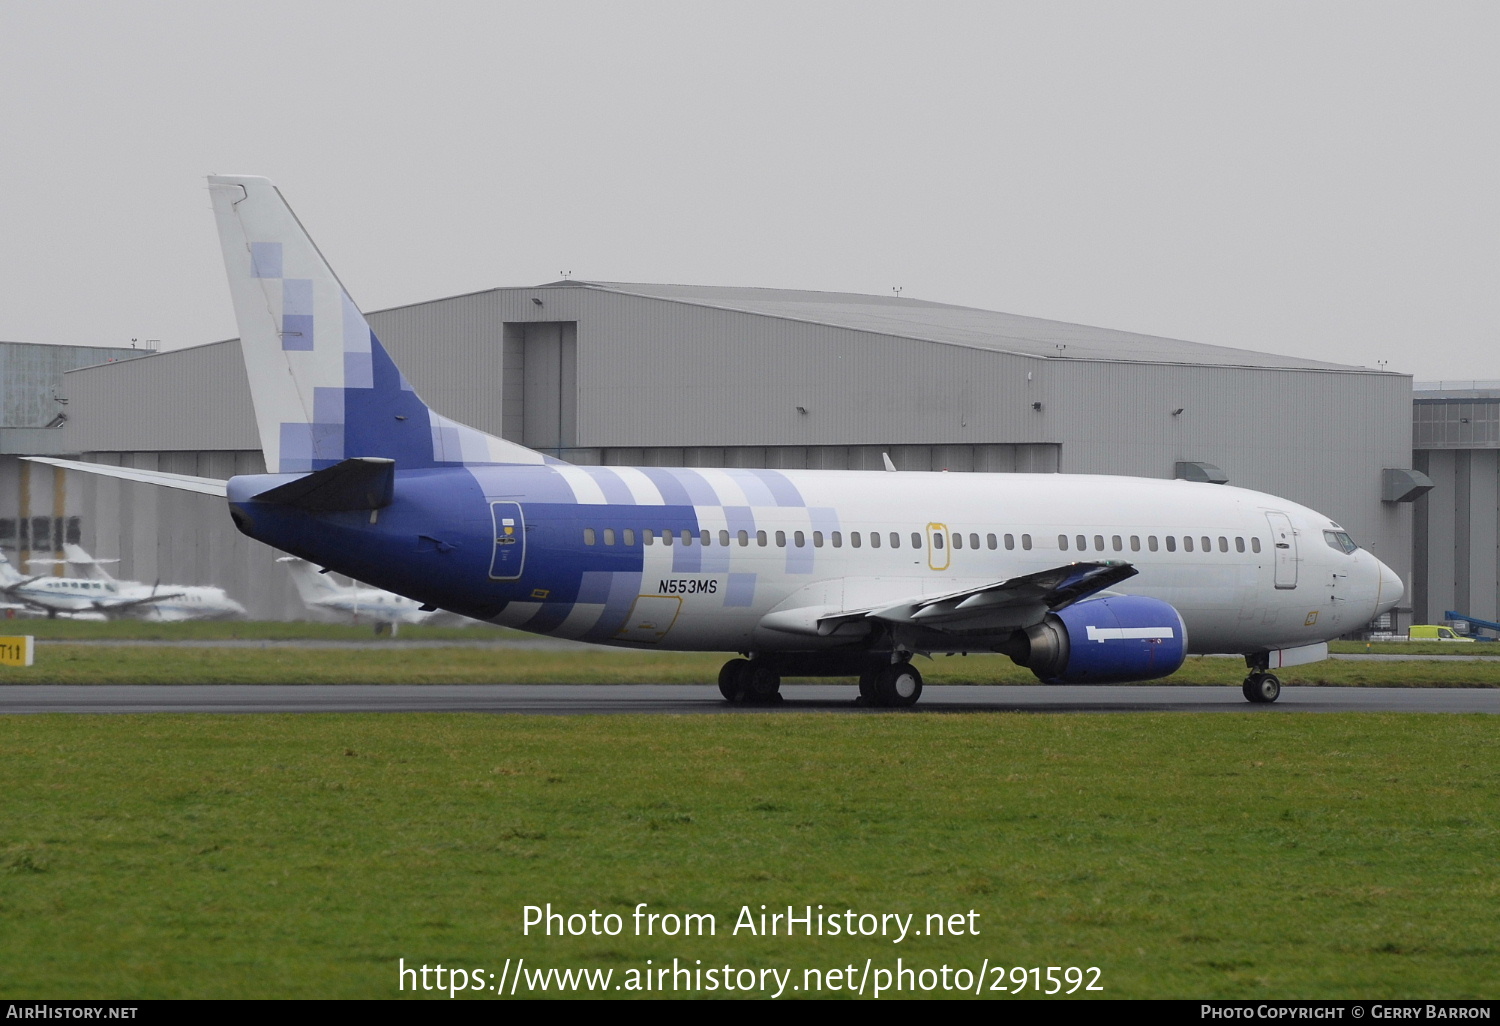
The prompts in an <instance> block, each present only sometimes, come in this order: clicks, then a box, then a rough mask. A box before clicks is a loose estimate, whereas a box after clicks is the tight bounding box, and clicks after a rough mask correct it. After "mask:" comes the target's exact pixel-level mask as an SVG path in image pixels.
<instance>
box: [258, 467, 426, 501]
mask: <svg viewBox="0 0 1500 1026" xmlns="http://www.w3.org/2000/svg"><path fill="white" fill-rule="evenodd" d="M395 483H396V462H395V461H394V460H387V459H381V458H379V457H375V456H356V457H355V458H353V459H348V460H344V461H343V462H341V463H335V464H334V465H333V466H331V467H325V468H323V469H322V470H315V471H313V472H312V473H311V474H308V475H307V476H306V477H299V478H297V480H295V481H288V482H287V483H286V484H283V485H277V486H276V487H275V488H272V489H270V490H269V491H265V492H261V493H260V494H259V495H257V496H255V500H254V501H256V502H274V503H277V504H278V505H282V506H295V507H297V508H298V509H305V510H307V511H308V512H309V513H335V512H338V511H340V510H351V509H384V508H385V507H386V506H389V505H390V504H391V495H392V493H393V492H394V490H395Z"/></svg>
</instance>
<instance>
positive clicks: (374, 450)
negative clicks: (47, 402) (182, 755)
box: [48, 176, 1402, 705]
mask: <svg viewBox="0 0 1500 1026" xmlns="http://www.w3.org/2000/svg"><path fill="white" fill-rule="evenodd" d="M209 184H210V190H211V192H212V194H213V203H214V211H215V214H216V216H217V218H218V224H219V232H220V238H221V241H222V244H223V249H224V259H225V264H226V267H227V269H228V273H229V280H230V286H231V292H232V294H233V298H234V305H235V313H236V316H237V317H238V320H239V327H240V332H241V345H242V347H243V349H244V355H245V363H246V367H247V370H248V372H249V378H250V385H251V390H252V393H253V396H254V402H255V411H256V419H257V422H258V424H259V429H260V434H261V443H262V446H263V447H264V450H265V455H266V466H267V467H268V468H271V469H272V471H273V472H272V473H270V474H267V475H261V476H245V477H236V478H234V479H232V480H230V481H228V482H227V483H226V482H214V481H207V480H204V479H198V478H192V479H186V478H181V477H177V478H176V479H174V480H167V477H169V475H158V474H154V473H150V472H144V471H126V470H121V469H119V468H94V467H87V468H86V469H91V470H97V471H99V472H106V473H113V474H115V475H116V476H123V477H127V478H131V479H134V480H151V481H156V482H158V483H162V484H169V485H172V486H174V487H187V488H192V489H194V490H198V491H213V492H215V493H216V494H224V495H226V497H227V498H228V501H229V505H230V510H231V515H232V516H233V517H234V520H235V523H236V524H237V525H238V526H239V528H240V530H241V531H243V532H244V533H245V534H247V535H249V536H250V537H252V538H257V539H259V540H261V541H264V542H267V543H268V544H271V545H273V546H275V547H277V548H279V549H282V550H284V551H286V552H288V553H291V554H293V555H296V556H300V557H302V558H303V559H306V560H309V561H311V562H313V563H316V564H318V565H320V566H326V567H329V568H331V569H334V570H336V571H338V572H339V573H342V574H346V575H348V576H350V577H353V578H355V579H357V580H360V581H365V582H368V583H369V584H371V585H374V586H377V587H379V588H384V589H389V590H390V591H393V592H396V593H398V594H401V595H405V596H408V597H410V598H412V599H415V600H417V601H419V602H421V603H423V604H424V605H426V606H429V607H433V608H443V609H447V610H451V611H453V612H456V613H461V614H463V615H465V616H470V617H475V618H478V619H483V620H488V621H490V622H492V623H497V624H504V625H507V626H511V627H518V628H520V629H522V630H527V631H534V632H537V633H540V634H548V635H553V636H557V637H563V638H574V639H578V640H581V641H589V642H595V643H598V644H604V645H619V646H627V647H634V648H661V649H691V650H705V651H725V652H738V653H740V654H741V658H735V659H732V660H730V661H729V662H728V663H727V664H726V665H725V667H724V669H723V671H722V672H721V674H720V680H719V684H720V688H721V690H722V691H723V693H724V695H725V697H726V698H728V699H729V700H730V701H771V700H774V699H775V698H776V696H777V694H778V688H779V686H780V681H781V678H782V677H783V676H836V675H847V676H850V677H858V678H859V681H860V692H861V694H862V696H863V697H864V699H865V700H866V701H868V702H871V703H875V704H881V705H910V704H911V703H913V702H915V701H916V700H917V698H918V696H919V695H920V693H921V688H922V682H921V676H920V674H919V673H918V672H917V670H916V669H915V668H913V667H912V665H911V662H910V660H911V656H912V655H913V654H918V653H926V652H935V651H936V652H1002V653H1005V654H1007V655H1009V656H1011V657H1012V658H1013V659H1014V660H1015V661H1016V662H1017V663H1019V664H1021V665H1023V666H1027V667H1029V668H1031V669H1032V670H1033V672H1035V673H1036V675H1037V676H1038V677H1039V678H1040V679H1042V680H1044V681H1049V682H1099V683H1103V682H1111V681H1132V680H1151V679H1155V678H1158V677H1163V676H1166V675H1168V674H1170V673H1172V672H1173V671H1174V670H1176V669H1177V668H1178V666H1180V665H1181V663H1182V661H1183V659H1184V657H1185V656H1186V655H1187V654H1188V653H1193V652H1200V653H1201V652H1236V653H1243V654H1244V655H1245V657H1246V661H1247V664H1248V666H1249V668H1250V671H1251V672H1250V674H1249V676H1248V677H1247V678H1246V681H1245V686H1244V690H1245V695H1246V697H1247V698H1248V699H1250V700H1251V701H1255V702H1269V701H1274V700H1275V699H1276V697H1277V695H1278V694H1279V691H1280V684H1279V682H1278V681H1277V679H1276V677H1275V676H1274V675H1273V674H1272V673H1271V672H1270V671H1271V670H1272V669H1274V668H1275V667H1277V666H1283V665H1293V664H1294V663H1297V662H1306V661H1312V660H1314V659H1319V658H1323V657H1325V656H1326V654H1327V644H1326V642H1327V641H1328V640H1329V639H1330V638H1334V637H1337V636H1338V635H1340V634H1343V633H1346V632H1349V631H1352V630H1356V629H1358V628H1360V627H1361V626H1363V625H1364V624H1366V623H1367V622H1369V621H1370V620H1371V619H1372V618H1374V617H1375V616H1376V615H1378V614H1380V613H1382V612H1384V611H1386V610H1388V609H1390V608H1392V607H1393V606H1394V605H1395V604H1396V602H1397V601H1398V599H1399V598H1400V596H1401V591H1402V585H1401V582H1400V581H1399V579H1397V577H1396V576H1395V574H1393V573H1392V572H1391V571H1390V570H1389V569H1388V568H1387V567H1385V566H1384V565H1383V564H1382V563H1381V562H1380V561H1379V560H1377V559H1376V558H1375V557H1374V556H1372V555H1371V554H1370V553H1368V552H1365V551H1362V550H1360V549H1359V548H1358V546H1356V545H1355V544H1354V543H1353V542H1352V541H1351V540H1350V539H1349V536H1348V535H1347V534H1346V533H1345V532H1344V531H1343V530H1342V528H1340V527H1339V526H1338V525H1337V524H1335V523H1333V522H1332V521H1331V520H1329V519H1328V518H1327V517H1325V516H1323V515H1322V514H1320V513H1318V512H1316V511H1314V510H1311V509H1308V508H1306V507H1303V506H1299V505H1297V504H1296V503H1292V502H1288V501H1286V500H1285V499H1280V498H1276V497H1275V496H1271V495H1265V494H1261V493H1258V492H1252V491H1247V490H1244V489H1239V488H1231V487H1226V486H1210V485H1204V484H1193V483H1188V482H1183V481H1161V480H1149V479H1138V478H1124V477H1090V476H1075V475H1057V474H1047V475H1027V474H1006V475H983V474H930V473H901V472H885V473H881V472H862V471H812V470H807V471H778V470H746V469H723V470H706V469H685V468H668V467H581V466H573V465H570V464H566V463H562V462H560V461H558V460H555V459H552V458H550V457H546V456H543V455H542V454H540V453H536V452H533V451H531V450H529V449H526V448H524V447H522V446H519V445H516V444H515V443H513V442H508V441H505V440H504V439H500V438H496V437H493V436H491V435H487V434H484V433H483V432H480V431H476V430H474V429H472V428H468V427H465V426H463V425H461V424H456V423H454V422H453V421H450V420H448V419H446V418H444V417H442V416H440V415H439V414H437V413H436V412H435V411H433V410H431V409H429V408H428V407H427V406H426V404H425V403H423V402H422V400H421V399H420V398H419V397H418V396H417V394H416V393H415V392H414V391H413V390H412V388H411V386H410V384H408V383H407V381H406V379H405V378H404V377H403V376H402V375H401V373H400V371H399V370H398V369H397V368H396V366H395V364H394V363H392V362H391V359H390V357H389V356H388V355H387V354H386V351H385V349H384V347H382V346H381V344H380V341H379V340H378V339H377V338H376V337H375V335H374V333H373V332H372V331H371V330H370V327H369V325H368V323H367V322H366V321H365V319H364V317H363V315H362V314H361V313H360V312H359V310H358V309H357V308H356V307H355V305H354V303H353V302H351V301H350V299H349V297H348V295H347V294H346V293H345V291H344V289H343V287H342V286H341V285H340V284H339V281H338V279H337V277H336V276H335V275H334V274H333V271H332V270H331V269H330V268H329V267H328V265H327V264H326V263H325V262H324V260H323V258H322V255H321V254H320V253H319V252H318V250H317V248H316V247H315V246H314V245H313V243H312V241H311V240H310V239H309V238H308V236H307V235H306V233H305V232H304V231H303V230H302V227H301V225H300V224H299V223H298V221H297V220H296V218H295V217H294V216H293V214H292V212H291V210H290V209H289V208H288V206H287V205H286V203H285V202H284V201H283V199H282V198H281V195H280V193H279V192H278V191H277V190H276V188H275V186H273V185H272V184H271V183H270V182H269V181H267V180H266V179H264V178H255V177H241V176H215V177H212V178H210V179H209ZM48 462H62V461H48ZM63 465H66V466H80V465H78V464H66V463H64V464H63Z"/></svg>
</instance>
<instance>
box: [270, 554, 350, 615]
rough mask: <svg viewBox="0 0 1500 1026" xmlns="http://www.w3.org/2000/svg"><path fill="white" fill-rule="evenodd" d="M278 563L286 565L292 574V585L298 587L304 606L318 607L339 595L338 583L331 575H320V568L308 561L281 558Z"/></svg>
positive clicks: (298, 558) (295, 558)
mask: <svg viewBox="0 0 1500 1026" xmlns="http://www.w3.org/2000/svg"><path fill="white" fill-rule="evenodd" d="M276 562H278V563H285V564H287V567H288V568H289V569H290V570H291V572H292V583H293V584H295V585H296V586H297V594H298V595H299V596H300V597H301V598H302V604H303V605H305V606H309V607H316V606H317V604H318V603H319V602H323V601H326V600H328V599H331V598H337V597H338V595H339V591H340V589H339V586H338V582H337V581H335V580H333V578H331V577H330V576H329V575H327V574H323V573H319V572H318V568H317V567H315V566H313V565H312V564H311V563H309V562H308V561H307V560H305V559H302V558H300V557H297V556H281V557H278V558H277V560H276Z"/></svg>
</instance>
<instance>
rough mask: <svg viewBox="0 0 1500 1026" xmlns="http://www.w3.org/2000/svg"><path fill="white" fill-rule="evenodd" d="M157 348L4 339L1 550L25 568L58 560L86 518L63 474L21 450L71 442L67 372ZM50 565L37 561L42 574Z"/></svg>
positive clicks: (60, 450) (58, 447)
mask: <svg viewBox="0 0 1500 1026" xmlns="http://www.w3.org/2000/svg"><path fill="white" fill-rule="evenodd" d="M151 351H154V350H153V349H147V348H141V349H136V348H134V347H124V346H54V345H39V344H37V343H34V342H0V550H4V551H5V553H6V558H7V559H10V560H12V561H14V562H16V563H17V564H18V565H19V567H20V569H21V571H22V572H25V571H26V570H27V569H28V566H27V564H28V562H29V561H30V560H31V559H32V558H34V557H35V558H40V559H61V558H62V555H63V553H62V551H61V546H62V544H63V543H64V542H68V541H72V542H76V541H79V540H80V538H81V535H80V529H81V524H82V518H81V516H80V513H81V510H80V508H79V506H80V502H79V497H78V496H77V495H72V496H70V495H69V493H68V489H67V485H68V480H67V477H66V476H65V475H61V474H58V475H53V473H52V471H51V470H50V469H49V468H47V467H42V466H38V465H35V464H32V463H27V462H26V461H25V460H22V459H20V458H19V457H20V456H23V455H24V456H58V455H62V454H64V453H67V452H69V451H70V450H69V449H68V448H67V441H66V435H67V433H66V431H65V430H63V429H64V427H65V426H66V424H67V423H68V403H67V395H66V393H65V392H64V386H63V375H64V374H65V373H66V372H68V371H70V370H76V369H77V368H79V367H88V366H91V365H93V364H103V363H115V362H118V361H120V360H133V359H136V358H137V357H142V356H145V355H147V353H148V352H151ZM50 569H51V568H50V567H36V568H33V572H36V573H43V572H47V571H49V570H50Z"/></svg>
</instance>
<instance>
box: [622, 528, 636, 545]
mask: <svg viewBox="0 0 1500 1026" xmlns="http://www.w3.org/2000/svg"><path fill="white" fill-rule="evenodd" d="M623 533H624V535H625V544H626V545H634V544H635V528H633V527H627V528H625V530H624V532H623Z"/></svg>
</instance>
